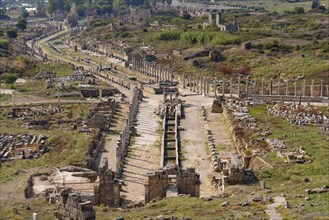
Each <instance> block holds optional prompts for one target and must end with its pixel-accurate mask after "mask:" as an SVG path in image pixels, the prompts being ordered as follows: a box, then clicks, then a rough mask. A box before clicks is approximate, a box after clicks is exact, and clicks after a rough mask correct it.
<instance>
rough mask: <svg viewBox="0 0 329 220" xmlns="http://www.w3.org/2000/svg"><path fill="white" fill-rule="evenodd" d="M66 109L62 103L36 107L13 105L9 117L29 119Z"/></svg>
mask: <svg viewBox="0 0 329 220" xmlns="http://www.w3.org/2000/svg"><path fill="white" fill-rule="evenodd" d="M63 111H64V108H63V107H62V106H60V105H48V106H36V107H13V108H11V111H10V112H9V114H8V117H12V118H18V119H20V120H29V119H31V118H34V117H40V116H45V115H54V114H57V113H61V112H63Z"/></svg>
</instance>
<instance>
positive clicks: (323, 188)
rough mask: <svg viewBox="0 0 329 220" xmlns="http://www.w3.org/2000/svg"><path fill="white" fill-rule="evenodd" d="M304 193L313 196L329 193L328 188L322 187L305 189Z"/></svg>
mask: <svg viewBox="0 0 329 220" xmlns="http://www.w3.org/2000/svg"><path fill="white" fill-rule="evenodd" d="M305 192H306V193H307V194H314V193H326V192H329V186H328V185H327V186H324V187H322V188H315V189H306V190H305Z"/></svg>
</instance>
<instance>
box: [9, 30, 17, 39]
mask: <svg viewBox="0 0 329 220" xmlns="http://www.w3.org/2000/svg"><path fill="white" fill-rule="evenodd" d="M7 36H8V37H9V38H16V37H17V31H16V30H14V29H9V30H7Z"/></svg>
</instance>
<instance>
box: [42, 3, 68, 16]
mask: <svg viewBox="0 0 329 220" xmlns="http://www.w3.org/2000/svg"><path fill="white" fill-rule="evenodd" d="M67 6H68V7H69V2H68V1H65V0H49V1H48V6H47V11H48V13H49V14H53V13H54V12H55V11H57V10H59V11H64V10H66V8H65V7H67ZM67 10H69V9H67Z"/></svg>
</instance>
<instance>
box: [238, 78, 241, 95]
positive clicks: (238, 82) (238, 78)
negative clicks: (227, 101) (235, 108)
mask: <svg viewBox="0 0 329 220" xmlns="http://www.w3.org/2000/svg"><path fill="white" fill-rule="evenodd" d="M240 80H241V77H240V76H238V96H239V95H240Z"/></svg>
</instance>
